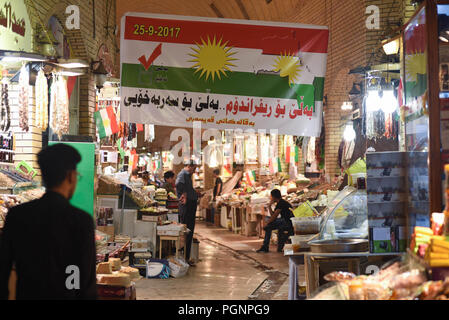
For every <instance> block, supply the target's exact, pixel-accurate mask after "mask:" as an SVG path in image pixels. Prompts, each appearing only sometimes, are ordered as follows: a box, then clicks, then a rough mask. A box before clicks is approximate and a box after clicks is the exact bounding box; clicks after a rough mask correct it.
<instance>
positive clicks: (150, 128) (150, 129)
mask: <svg viewBox="0 0 449 320" xmlns="http://www.w3.org/2000/svg"><path fill="white" fill-rule="evenodd" d="M153 140H154V125H152V124H146V125H145V142H147V141H148V142H152V141H153Z"/></svg>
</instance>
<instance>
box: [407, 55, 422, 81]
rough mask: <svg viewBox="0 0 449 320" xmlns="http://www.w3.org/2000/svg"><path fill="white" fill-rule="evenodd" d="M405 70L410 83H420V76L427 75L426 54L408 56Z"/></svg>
mask: <svg viewBox="0 0 449 320" xmlns="http://www.w3.org/2000/svg"><path fill="white" fill-rule="evenodd" d="M405 70H406V76H407V81H408V82H418V74H426V73H427V57H426V53H415V54H409V55H406V56H405Z"/></svg>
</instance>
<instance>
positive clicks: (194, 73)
mask: <svg viewBox="0 0 449 320" xmlns="http://www.w3.org/2000/svg"><path fill="white" fill-rule="evenodd" d="M121 26H122V28H121V30H122V31H121V46H120V47H121V49H120V60H121V104H120V108H121V113H120V114H121V121H123V122H135V123H150V124H155V125H163V126H176V127H192V126H193V122H197V121H199V122H201V123H202V128H216V129H221V130H224V129H254V130H258V129H265V130H270V129H278V133H279V134H290V135H298V136H319V135H320V132H321V117H322V111H323V89H324V77H325V73H326V60H327V46H328V37H329V31H328V28H327V27H322V26H312V25H302V24H292V23H278V22H262V21H247V20H233V19H212V18H199V17H184V16H172V15H170V16H169V15H155V14H142V13H128V14H126V15H125V16H124V17H123V18H122V25H121Z"/></svg>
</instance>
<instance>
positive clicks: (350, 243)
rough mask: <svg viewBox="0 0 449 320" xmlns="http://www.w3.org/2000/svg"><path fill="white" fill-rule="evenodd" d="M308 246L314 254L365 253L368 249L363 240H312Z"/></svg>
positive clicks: (366, 243)
mask: <svg viewBox="0 0 449 320" xmlns="http://www.w3.org/2000/svg"><path fill="white" fill-rule="evenodd" d="M309 245H310V251H311V252H315V253H342V252H367V251H368V248H369V246H368V240H363V239H338V240H312V241H310V242H309Z"/></svg>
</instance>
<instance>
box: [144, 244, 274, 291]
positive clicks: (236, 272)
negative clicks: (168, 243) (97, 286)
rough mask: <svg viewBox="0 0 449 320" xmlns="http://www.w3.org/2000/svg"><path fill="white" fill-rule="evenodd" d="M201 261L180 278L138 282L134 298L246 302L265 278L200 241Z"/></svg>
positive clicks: (252, 267)
mask: <svg viewBox="0 0 449 320" xmlns="http://www.w3.org/2000/svg"><path fill="white" fill-rule="evenodd" d="M200 241H201V240H200ZM200 259H201V261H200V262H199V263H198V264H197V266H196V267H193V268H189V271H188V273H187V275H186V276H184V277H182V278H177V279H176V278H170V279H142V280H139V281H138V282H137V283H136V290H137V299H138V300H178V299H179V300H180V299H184V300H247V299H248V296H250V295H251V294H252V293H253V292H254V291H255V290H256V289H257V288H258V287H259V286H260V284H261V283H263V282H264V280H265V279H266V278H267V274H266V273H265V272H264V271H263V270H260V269H257V265H256V263H255V262H253V261H252V260H250V259H247V258H245V257H242V256H240V257H239V256H238V255H236V254H234V253H233V251H232V250H229V249H227V248H225V247H222V246H220V245H218V244H214V243H213V242H209V241H201V243H200Z"/></svg>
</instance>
